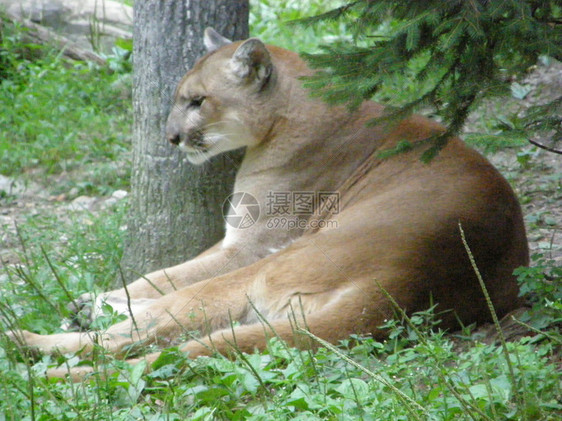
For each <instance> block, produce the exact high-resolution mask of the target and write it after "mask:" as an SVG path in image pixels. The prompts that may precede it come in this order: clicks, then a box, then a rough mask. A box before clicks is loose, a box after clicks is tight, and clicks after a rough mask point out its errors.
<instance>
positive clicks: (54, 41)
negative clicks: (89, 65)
mask: <svg viewBox="0 0 562 421" xmlns="http://www.w3.org/2000/svg"><path fill="white" fill-rule="evenodd" d="M0 18H1V19H2V20H5V21H10V22H17V23H18V24H19V25H21V26H23V27H24V28H26V29H27V32H26V33H25V36H26V37H27V38H28V39H29V40H30V41H31V42H33V43H36V44H50V45H53V46H54V47H56V48H58V49H60V50H61V51H62V54H63V55H64V56H66V57H68V58H70V59H72V60H81V61H92V62H94V63H98V64H101V65H104V64H105V63H106V61H105V59H104V58H103V57H101V56H99V55H98V54H96V53H94V52H93V51H89V50H86V49H84V48H81V47H79V46H78V45H77V44H76V43H75V42H73V41H71V40H69V39H68V38H66V37H64V36H62V35H59V34H56V33H55V32H54V31H52V30H50V29H48V28H46V27H44V26H42V25H38V24H36V23H34V22H32V21H30V20H29V19H25V18H22V17H20V16H16V15H14V14H12V13H9V12H4V11H3V12H0Z"/></svg>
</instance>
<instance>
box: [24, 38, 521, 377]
mask: <svg viewBox="0 0 562 421" xmlns="http://www.w3.org/2000/svg"><path fill="white" fill-rule="evenodd" d="M205 44H206V46H207V48H208V50H209V53H208V54H207V55H205V56H204V57H203V58H201V59H200V60H199V61H198V62H197V63H196V64H195V66H194V67H193V69H191V70H190V71H189V72H188V73H187V74H186V75H185V76H184V77H183V79H182V80H181V81H180V83H179V85H178V87H177V90H176V93H175V98H174V105H173V109H172V111H171V113H170V115H169V119H168V123H167V137H168V140H169V141H170V142H171V143H172V144H174V145H177V146H178V147H179V148H180V149H182V150H183V151H185V153H186V154H187V158H188V159H189V161H191V162H192V163H193V164H202V163H204V162H205V161H207V160H208V159H210V158H211V157H213V156H214V155H217V154H220V153H222V152H225V151H229V150H233V149H237V148H242V147H245V148H246V152H245V158H244V161H243V163H242V165H241V167H240V170H239V172H238V175H237V177H236V183H235V189H234V191H235V194H234V195H232V196H231V197H230V198H229V202H228V203H229V204H230V208H229V210H228V211H227V225H226V235H225V237H224V239H223V240H222V241H221V242H220V243H218V244H216V245H215V246H214V247H212V248H210V249H209V250H207V251H206V252H204V253H202V254H201V255H199V256H198V257H196V258H194V259H193V260H190V261H188V262H186V263H183V264H180V265H178V266H174V267H171V268H168V269H164V270H160V271H157V272H154V273H151V274H149V275H147V276H146V277H144V278H141V279H139V280H137V281H136V282H134V283H132V284H130V285H129V286H128V288H127V291H125V290H123V289H121V290H116V291H111V292H108V293H106V294H104V295H103V296H102V297H98V298H97V304H98V306H99V304H100V303H101V302H104V301H105V302H107V303H109V304H111V305H112V306H113V307H114V308H117V309H120V311H123V312H125V313H126V314H127V315H129V318H128V319H127V320H125V321H122V322H120V323H117V324H115V325H113V326H111V327H110V328H109V329H107V331H105V332H101V333H98V334H97V335H92V334H91V333H88V332H66V333H58V334H53V335H37V334H34V333H30V332H23V333H22V335H21V337H22V339H23V340H24V341H25V342H26V343H27V344H28V345H30V346H33V347H36V348H38V349H39V350H40V351H42V352H47V353H48V352H53V351H55V350H60V351H64V352H77V351H80V352H81V353H82V354H87V353H88V352H90V351H91V350H92V347H93V345H94V342H95V343H99V344H100V345H102V346H103V347H105V348H106V349H107V350H109V351H111V352H114V353H116V354H117V355H119V356H121V357H126V355H125V350H126V349H128V348H130V345H132V344H134V343H137V342H138V343H140V344H142V345H145V344H149V343H158V344H160V345H164V346H165V345H169V344H172V343H174V342H177V341H178V338H179V337H180V336H181V335H182V333H184V332H196V334H195V335H196V336H198V337H195V338H193V339H191V340H188V341H187V342H184V343H182V344H180V346H179V348H180V350H182V351H184V352H186V353H188V355H189V357H191V358H195V357H197V356H201V355H211V354H212V353H213V352H219V353H225V354H228V353H230V352H232V346H236V347H237V348H238V349H239V350H241V351H243V352H253V351H254V350H255V349H264V348H265V347H266V343H267V339H268V338H269V337H272V336H274V335H278V336H279V337H280V338H282V339H283V340H285V341H287V342H288V343H289V344H290V345H295V346H301V347H306V346H310V342H309V340H308V337H306V336H305V335H303V334H302V332H301V333H299V331H298V329H297V328H303V329H308V330H309V331H310V332H312V333H313V334H315V335H317V336H319V337H320V338H323V339H324V340H326V341H329V342H332V343H337V342H338V341H339V340H342V339H345V338H347V337H348V336H349V335H350V334H364V335H372V336H373V337H375V338H383V337H384V335H385V332H384V331H383V330H381V328H380V326H381V324H382V323H383V321H384V320H385V319H387V318H391V317H392V316H393V313H394V311H395V308H394V307H393V304H392V303H391V302H390V301H389V299H388V298H387V296H386V295H385V292H386V293H388V294H390V295H391V296H392V297H393V298H394V299H395V300H396V301H397V303H398V304H399V305H400V306H401V307H402V308H403V309H404V310H405V311H406V312H407V313H409V314H411V313H412V312H416V311H420V310H425V309H427V308H428V307H429V306H430V305H431V303H436V304H437V307H436V311H437V312H441V313H440V315H439V318H440V319H441V320H442V324H441V327H443V328H453V327H455V326H456V325H457V323H458V320H460V321H462V322H463V323H466V324H468V323H473V322H483V321H486V320H489V319H490V313H489V310H488V309H487V306H486V303H485V300H484V296H483V292H482V290H481V288H480V286H479V283H478V280H477V278H476V276H475V273H474V271H473V269H472V268H471V264H470V260H469V257H468V255H467V252H466V251H465V248H464V246H463V243H462V241H461V235H460V232H459V223H460V224H461V225H462V228H463V230H464V232H465V233H466V239H467V242H468V244H469V245H470V247H471V248H472V253H473V255H474V258H475V261H476V264H477V265H478V268H479V269H480V272H481V273H482V276H483V278H484V280H485V282H486V285H487V289H488V292H489V294H490V296H491V299H492V302H493V304H494V306H495V309H496V312H497V313H498V314H499V315H503V314H505V313H506V312H508V311H510V310H512V309H513V308H514V307H515V306H517V305H518V303H519V299H518V288H517V283H516V280H515V278H514V277H513V275H512V273H513V270H514V269H515V268H517V267H518V266H522V265H527V264H528V248H527V240H526V236H525V230H524V226H523V221H522V215H521V209H520V206H519V204H518V202H517V199H516V198H515V195H514V193H513V191H512V190H511V188H510V186H509V185H508V183H507V182H506V180H505V179H504V178H503V177H502V176H501V175H500V174H499V173H498V171H497V170H496V169H494V168H493V167H492V165H491V164H490V163H489V162H488V161H487V160H486V159H485V158H483V157H482V156H481V155H480V154H478V153H477V152H475V151H474V150H472V149H470V148H468V147H467V146H466V145H465V144H464V143H463V142H462V141H461V140H459V139H457V138H451V139H450V140H449V141H448V143H447V145H446V146H445V147H444V148H443V149H442V150H441V151H440V153H439V154H438V155H437V157H435V158H434V159H433V160H432V161H431V162H429V163H423V162H421V160H420V155H421V154H422V153H423V151H424V150H425V149H427V148H428V147H429V145H428V143H427V142H421V141H422V140H424V139H427V138H429V137H431V136H434V135H437V134H439V133H442V132H443V127H442V126H440V125H439V124H437V123H434V122H431V121H429V120H427V119H426V118H424V117H421V116H411V117H408V118H405V119H404V120H403V121H401V122H399V123H396V124H392V125H386V126H385V125H381V124H379V125H372V124H371V125H370V124H368V123H369V122H370V121H371V120H372V119H373V118H376V117H380V116H381V115H382V114H383V113H384V108H383V107H382V106H380V105H377V104H375V103H373V102H371V101H365V102H364V103H363V104H362V105H361V106H360V107H359V108H358V109H356V110H349V109H347V108H345V107H336V106H328V105H327V104H325V103H324V102H322V101H320V100H316V99H313V98H311V97H310V92H308V91H307V90H306V89H304V88H303V86H302V80H301V77H302V76H305V75H310V74H311V73H312V71H311V70H310V69H309V68H308V67H307V65H306V64H305V62H304V61H303V60H301V58H299V56H298V55H297V54H295V53H293V52H290V51H287V50H284V49H282V48H278V47H274V46H269V45H268V46H266V45H264V44H263V43H262V42H261V41H260V40H258V39H253V38H252V39H248V40H246V41H243V42H231V41H229V40H227V39H226V38H223V37H222V36H221V35H219V34H218V33H217V32H215V31H214V30H212V29H207V30H206V31H205ZM403 141H408V142H409V143H410V144H414V145H418V146H416V147H413V148H411V149H410V150H409V151H406V152H403V153H399V154H394V155H392V154H391V156H387V157H385V158H383V157H382V156H381V152H382V151H388V150H391V149H393V148H394V147H395V146H396V145H397V144H398V143H399V142H403ZM418 141H419V142H418ZM387 155H388V154H387ZM178 235H181V234H179V233H178ZM383 290H384V291H385V292H383ZM264 320H265V321H264ZM231 321H236V322H237V323H236V324H234V325H231ZM94 338H95V339H94ZM157 356H158V353H154V354H149V355H147V356H144V357H142V359H146V360H148V361H149V362H151V361H153V360H154V359H155V358H157ZM138 360H139V359H136V360H130V361H131V362H135V361H138ZM88 371H91V368H88V367H78V368H74V369H72V370H71V373H70V374H71V377H72V378H74V379H79V378H81V377H83V376H84V375H85V374H86V373H87V372H88ZM66 372H67V371H66V369H65V368H60V369H56V370H53V371H51V372H50V375H52V376H62V375H64V374H66Z"/></svg>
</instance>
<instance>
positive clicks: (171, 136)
mask: <svg viewBox="0 0 562 421" xmlns="http://www.w3.org/2000/svg"><path fill="white" fill-rule="evenodd" d="M166 137H167V138H168V142H170V143H171V144H172V145H176V146H177V145H179V144H180V135H179V134H178V133H166Z"/></svg>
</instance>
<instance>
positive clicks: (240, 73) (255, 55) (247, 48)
mask: <svg viewBox="0 0 562 421" xmlns="http://www.w3.org/2000/svg"><path fill="white" fill-rule="evenodd" d="M230 68H231V71H232V73H233V75H234V76H235V77H236V78H238V79H240V80H241V81H244V82H256V83H258V84H260V86H263V85H264V84H265V82H267V79H268V78H269V75H270V74H271V70H272V68H273V65H272V63H271V56H270V55H269V51H267V48H266V47H265V45H264V43H263V42H261V41H260V40H259V39H257V38H250V39H248V40H246V41H244V42H243V43H242V44H240V46H239V47H238V49H237V50H236V52H235V53H234V55H233V56H232V58H231V59H230Z"/></svg>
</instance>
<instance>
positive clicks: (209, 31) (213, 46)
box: [203, 27, 232, 53]
mask: <svg viewBox="0 0 562 421" xmlns="http://www.w3.org/2000/svg"><path fill="white" fill-rule="evenodd" d="M231 42H232V41H231V40H229V39H228V38H225V37H223V36H222V35H221V34H219V33H218V32H217V31H215V30H214V29H213V28H211V27H209V28H206V29H205V32H204V35H203V43H204V44H205V48H207V52H208V53H212V52H213V51H215V50H218V49H219V48H221V47H224V46H225V45H228V44H230V43H231Z"/></svg>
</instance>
